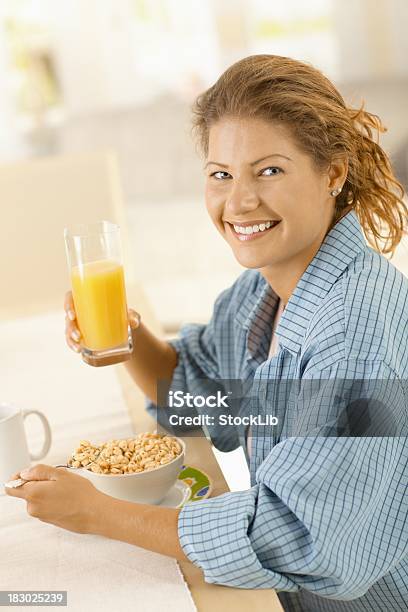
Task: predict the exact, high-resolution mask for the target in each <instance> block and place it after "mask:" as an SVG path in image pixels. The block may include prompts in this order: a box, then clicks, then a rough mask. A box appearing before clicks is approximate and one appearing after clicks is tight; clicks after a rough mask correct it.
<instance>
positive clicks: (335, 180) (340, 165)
mask: <svg viewBox="0 0 408 612" xmlns="http://www.w3.org/2000/svg"><path fill="white" fill-rule="evenodd" d="M347 172H348V158H347V157H345V156H342V157H336V158H334V159H332V161H331V163H330V166H329V170H328V172H327V190H328V191H332V190H333V189H342V187H343V185H344V183H345V182H346V179H347Z"/></svg>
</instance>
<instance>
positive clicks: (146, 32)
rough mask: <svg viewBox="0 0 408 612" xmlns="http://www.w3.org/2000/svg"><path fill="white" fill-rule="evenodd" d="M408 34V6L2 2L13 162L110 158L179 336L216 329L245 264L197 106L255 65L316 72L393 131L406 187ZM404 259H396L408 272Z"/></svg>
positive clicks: (0, 121) (230, 0)
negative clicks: (212, 319)
mask: <svg viewBox="0 0 408 612" xmlns="http://www.w3.org/2000/svg"><path fill="white" fill-rule="evenodd" d="M407 28H408V3H407V2H406V0H376V2H375V4H374V3H373V2H372V0H309V1H308V2H303V0H286V1H285V2H283V3H278V2H270V1H268V0H222V1H219V0H217V1H216V0H119V1H118V0H70V1H69V2H64V1H62V0H2V2H1V3H0V88H1V92H2V95H1V96H0V133H1V139H0V164H3V165H6V166H7V167H9V168H10V166H9V165H10V163H15V162H19V161H27V160H39V159H49V158H50V157H53V156H60V155H70V156H72V155H77V154H84V153H92V152H98V151H110V152H112V153H113V154H114V156H115V158H116V160H117V165H118V174H119V178H118V183H119V187H118V188H119V189H121V192H122V196H121V197H122V201H123V205H124V214H125V223H126V225H127V229H128V234H129V248H130V256H131V260H132V264H133V267H134V274H135V276H136V278H137V279H138V280H139V281H140V282H141V283H142V285H143V287H144V289H145V291H146V293H147V295H148V297H149V299H150V301H151V303H152V304H153V307H154V309H155V311H156V313H157V316H158V318H159V319H160V321H161V322H162V324H163V325H164V326H165V329H166V330H169V331H174V330H177V329H178V327H179V325H180V324H182V323H183V322H185V321H207V320H208V317H209V316H210V314H211V310H212V306H213V302H214V299H215V297H216V296H217V295H218V293H219V292H220V291H221V290H222V289H224V288H225V287H227V286H229V285H230V284H231V283H232V282H233V280H234V279H235V277H236V276H237V275H238V274H239V273H240V272H241V268H240V266H239V265H238V264H237V263H236V262H235V261H234V259H233V257H232V255H231V253H230V252H229V249H228V248H227V247H226V245H224V243H223V241H222V239H221V238H220V237H219V235H218V234H217V232H216V230H215V229H214V228H213V227H212V225H211V223H210V221H209V220H208V219H207V216H206V211H205V208H204V200H203V171H202V161H201V160H200V157H199V155H198V153H197V152H196V149H195V145H194V143H193V141H192V138H191V136H190V105H191V103H192V101H193V99H194V97H195V96H196V95H197V94H198V93H199V92H201V91H202V90H204V89H205V88H207V87H208V86H209V85H211V84H212V83H213V82H214V81H215V80H216V79H217V77H218V76H219V75H220V73H221V72H222V71H223V70H224V69H225V68H226V67H227V66H229V65H230V64H231V63H233V62H234V61H236V60H238V59H240V58H242V57H244V56H246V55H249V54H253V53H275V54H280V55H289V56H291V57H294V58H297V59H300V60H305V61H308V62H311V63H313V64H314V65H316V66H317V67H318V68H320V69H322V70H323V71H324V72H325V73H326V74H327V76H328V77H329V78H331V79H332V80H333V81H334V82H335V83H336V85H337V86H338V88H339V89H340V91H341V92H342V94H343V95H344V96H345V98H346V100H347V101H348V102H349V103H352V104H355V105H359V104H360V103H361V101H362V100H365V101H366V107H367V109H368V110H369V111H371V112H374V113H376V114H378V115H379V116H380V117H381V118H382V119H383V121H384V123H385V124H386V126H387V127H388V132H387V133H386V134H385V135H384V136H383V137H382V138H383V141H382V143H383V146H384V148H385V149H386V150H387V151H388V152H389V154H390V155H391V157H392V160H393V163H394V167H395V170H396V171H397V173H398V176H399V178H400V180H402V181H403V182H405V184H406V183H407V177H408V154H407V151H408V126H407V122H406V109H407V108H408V63H407V61H406V58H407V57H408V36H407ZM0 176H1V173H0ZM27 196H29V194H27ZM11 205H12V202H11V201H10V200H7V201H5V199H4V198H1V199H0V206H1V207H2V209H4V207H9V206H11ZM54 205H55V206H58V202H57V201H55V204H54ZM84 205H85V206H86V203H84ZM43 213H44V214H45V215H46V214H47V212H46V211H43ZM9 214H10V213H9ZM13 214H14V215H15V216H16V217H19V211H17V210H15V211H14V213H13ZM20 214H21V213H20ZM20 222H21V220H20ZM43 223H44V224H45V225H46V223H47V219H46V218H44V219H43ZM3 229H4V228H3ZM16 229H17V231H18V226H16ZM406 254H408V249H406V247H405V246H404V245H402V246H401V248H400V249H399V251H398V253H397V256H396V258H395V260H394V261H395V265H398V266H400V267H401V266H402V267H403V269H404V270H405V271H406V272H407V270H408V263H407V262H406V260H405V257H406ZM2 259H3V262H4V257H3V256H2ZM7 259H8V258H7ZM3 265H4V264H3ZM7 265H9V262H8V264H7ZM64 272H65V271H64ZM133 306H134V307H135V308H137V304H133Z"/></svg>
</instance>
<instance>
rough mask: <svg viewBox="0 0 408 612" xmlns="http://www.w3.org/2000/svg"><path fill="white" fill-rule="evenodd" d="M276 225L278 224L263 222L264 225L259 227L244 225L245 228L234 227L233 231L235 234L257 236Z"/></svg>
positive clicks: (275, 222)
mask: <svg viewBox="0 0 408 612" xmlns="http://www.w3.org/2000/svg"><path fill="white" fill-rule="evenodd" d="M277 223H279V222H278V221H265V223H260V224H259V225H246V226H245V227H243V226H242V225H234V230H235V231H236V232H237V234H257V233H258V232H264V231H265V230H267V229H269V228H270V227H271V226H273V225H276V224H277Z"/></svg>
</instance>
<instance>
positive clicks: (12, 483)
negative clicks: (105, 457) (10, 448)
mask: <svg viewBox="0 0 408 612" xmlns="http://www.w3.org/2000/svg"><path fill="white" fill-rule="evenodd" d="M101 452H102V448H100V449H99V453H98V454H97V456H96V458H95V459H93V461H91V462H90V463H88V465H87V466H86V469H88V466H89V465H92V464H93V463H95V461H96V459H98V457H99V455H100V454H101ZM71 456H72V458H73V459H74V455H71ZM53 467H55V468H59V467H63V468H68V469H70V470H80V469H81V468H76V467H74V466H73V465H65V464H60V465H53ZM25 482H30V481H29V480H24V478H16V480H10V481H9V482H4V483H3V486H5V487H7V488H8V489H17V488H18V487H21V486H22V485H23V484H24V483H25Z"/></svg>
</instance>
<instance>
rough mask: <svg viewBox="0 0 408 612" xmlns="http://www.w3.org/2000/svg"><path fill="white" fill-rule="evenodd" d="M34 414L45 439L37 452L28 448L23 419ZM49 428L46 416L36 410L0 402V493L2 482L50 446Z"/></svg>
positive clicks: (2, 490) (2, 491) (2, 492)
mask: <svg viewBox="0 0 408 612" xmlns="http://www.w3.org/2000/svg"><path fill="white" fill-rule="evenodd" d="M30 414H36V415H37V416H38V417H39V418H40V419H41V422H42V424H43V427H44V434H45V440H44V444H43V447H42V449H41V450H40V452H39V453H31V452H30V451H29V449H28V443H27V436H26V431H25V427H24V420H25V419H26V417H28V415H30ZM51 440H52V437H51V428H50V424H49V422H48V420H47V418H46V416H45V415H44V414H43V413H42V412H39V411H38V410H20V409H19V408H17V407H16V406H13V405H12V404H5V403H1V402H0V483H1V485H0V495H1V494H4V489H3V486H2V484H3V483H5V482H8V481H9V480H10V478H11V476H12V475H13V474H14V473H15V472H19V471H20V470H22V469H24V468H26V467H29V466H30V465H31V461H37V460H38V459H42V458H43V457H45V455H46V454H47V453H48V451H49V450H50V448H51Z"/></svg>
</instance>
